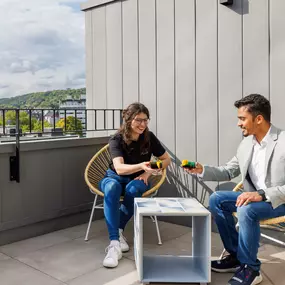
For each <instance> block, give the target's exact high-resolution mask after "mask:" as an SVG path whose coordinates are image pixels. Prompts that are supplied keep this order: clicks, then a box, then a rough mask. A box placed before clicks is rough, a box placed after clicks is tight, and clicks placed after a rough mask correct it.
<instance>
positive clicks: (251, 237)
mask: <svg viewBox="0 0 285 285" xmlns="http://www.w3.org/2000/svg"><path fill="white" fill-rule="evenodd" d="M240 194H241V192H233V191H217V192H215V193H213V194H212V195H211V196H210V201H209V209H210V211H211V213H212V215H213V217H214V219H215V222H216V224H217V226H218V230H219V233H220V235H221V239H222V241H223V244H224V247H225V249H226V251H227V252H229V253H230V254H231V255H233V256H236V257H237V259H238V260H239V261H240V263H241V264H247V265H248V266H250V267H251V268H252V269H253V270H259V269H260V261H259V260H258V259H257V252H258V247H259V240H260V225H259V221H260V220H264V219H268V218H275V217H279V216H283V215H285V205H284V204H283V205H280V206H279V207H277V208H276V209H273V208H272V205H271V203H268V202H252V203H250V204H248V205H246V206H241V207H238V208H237V207H236V206H235V204H236V200H237V197H238V196H239V195H240ZM233 212H237V214H238V222H239V231H238V232H237V231H236V228H235V221H234V218H233V215H232V213H233Z"/></svg>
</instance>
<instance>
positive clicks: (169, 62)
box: [156, 0, 177, 196]
mask: <svg viewBox="0 0 285 285" xmlns="http://www.w3.org/2000/svg"><path fill="white" fill-rule="evenodd" d="M156 17H157V18H156V24H157V135H158V138H159V139H160V140H161V141H162V142H163V144H164V145H165V146H166V148H167V150H168V152H169V153H170V155H171V156H172V158H173V162H172V164H171V165H170V167H169V171H168V177H169V178H170V181H171V183H172V184H171V185H170V186H171V187H169V188H168V192H167V193H166V192H164V193H162V191H160V195H163V196H175V195H177V193H175V191H177V187H176V182H177V180H176V158H175V155H176V154H175V70H174V66H175V65H174V64H175V54H174V52H175V51H174V1H173V0H157V1H156Z"/></svg>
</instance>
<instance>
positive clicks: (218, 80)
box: [216, 1, 220, 165]
mask: <svg viewBox="0 0 285 285" xmlns="http://www.w3.org/2000/svg"><path fill="white" fill-rule="evenodd" d="M219 5H220V4H219V1H217V37H216V38H217V133H218V135H217V154H218V159H217V162H218V165H220V93H219V92H220V74H219V72H220V69H219Z"/></svg>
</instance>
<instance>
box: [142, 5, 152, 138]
mask: <svg viewBox="0 0 285 285" xmlns="http://www.w3.org/2000/svg"><path fill="white" fill-rule="evenodd" d="M155 3H156V2H155V0H139V1H138V8H139V9H138V11H139V14H138V19H139V27H138V28H139V30H138V34H139V94H140V102H142V103H143V104H145V105H146V106H147V107H148V109H149V111H150V116H151V120H150V124H149V128H150V129H151V130H152V131H153V132H154V133H156V5H155Z"/></svg>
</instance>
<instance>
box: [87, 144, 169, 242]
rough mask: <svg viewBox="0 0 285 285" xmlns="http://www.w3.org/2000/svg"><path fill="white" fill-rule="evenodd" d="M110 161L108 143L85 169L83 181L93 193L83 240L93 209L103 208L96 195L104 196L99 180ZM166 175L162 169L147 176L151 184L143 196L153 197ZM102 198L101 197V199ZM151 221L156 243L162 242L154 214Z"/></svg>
mask: <svg viewBox="0 0 285 285" xmlns="http://www.w3.org/2000/svg"><path fill="white" fill-rule="evenodd" d="M110 162H111V155H110V152H109V145H108V144H107V145H106V146H104V147H103V148H102V149H100V150H99V151H98V152H97V153H96V154H95V155H94V156H93V157H92V159H91V160H90V161H89V163H88V165H87V167H86V169H85V174H84V177H85V181H86V183H87V185H88V187H89V189H90V191H91V193H93V194H94V195H95V199H94V203H93V207H92V211H91V215H90V219H89V224H88V228H87V231H86V236H85V240H86V241H88V235H89V231H90V227H91V223H92V219H93V216H94V211H95V209H104V204H103V202H102V201H100V202H98V197H99V196H101V197H104V193H103V192H101V191H100V190H99V189H98V188H99V187H98V183H99V181H100V180H101V179H102V178H103V177H104V176H105V173H106V170H107V169H108V168H109V165H110ZM165 177H166V170H165V169H163V170H162V172H161V175H151V176H150V178H149V183H150V185H151V186H152V188H151V189H149V190H148V191H146V192H145V193H144V194H143V197H154V196H156V194H157V191H158V189H159V187H160V186H161V185H162V183H163V182H164V180H165ZM123 198H124V197H123V196H122V197H121V201H122V200H123ZM102 200H103V199H102ZM151 219H152V221H153V222H154V223H155V226H156V232H157V238H158V244H162V242H161V237H160V231H159V227H158V222H157V218H156V216H154V217H151Z"/></svg>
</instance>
